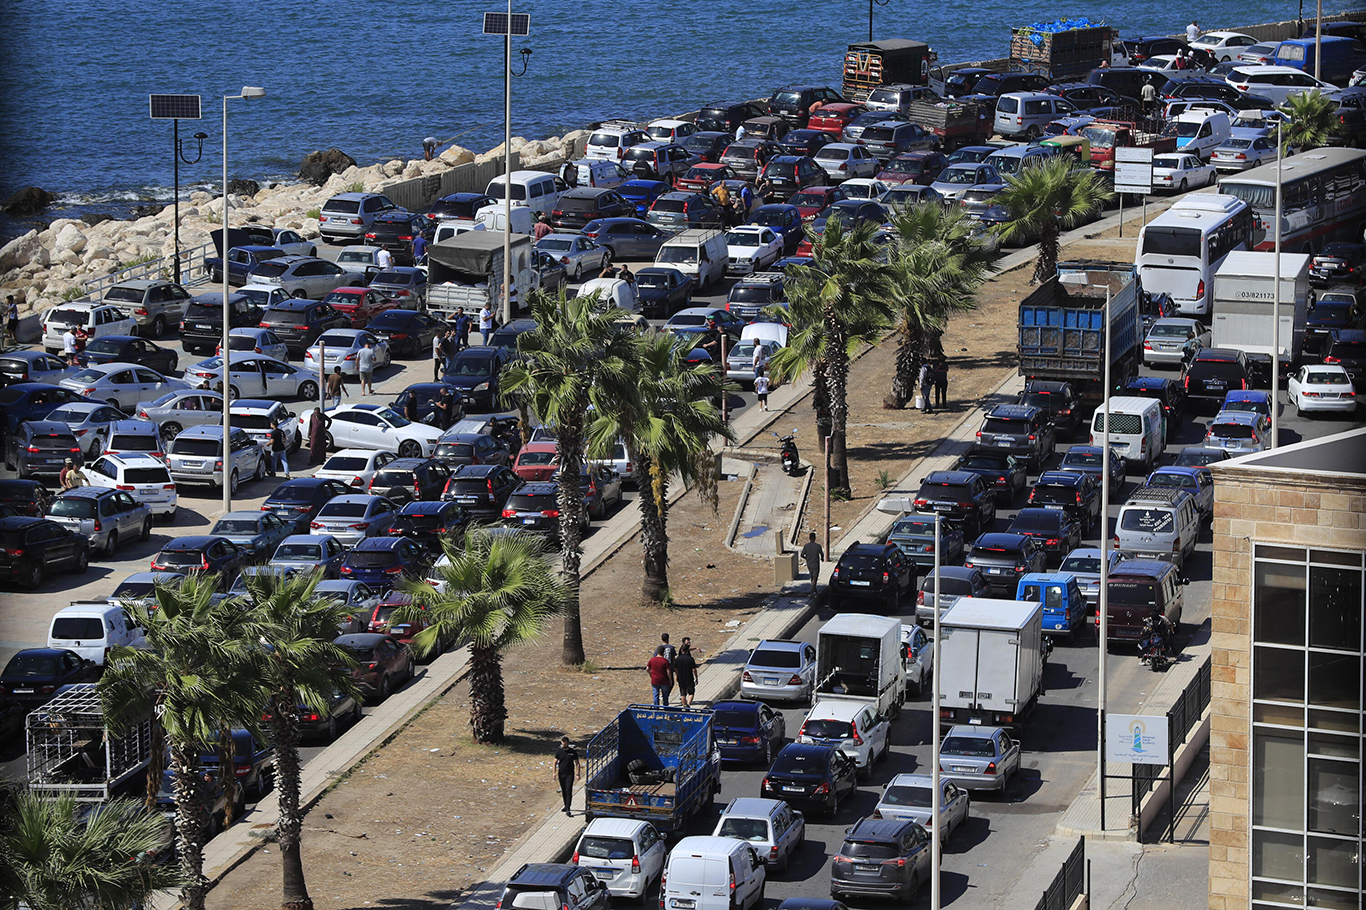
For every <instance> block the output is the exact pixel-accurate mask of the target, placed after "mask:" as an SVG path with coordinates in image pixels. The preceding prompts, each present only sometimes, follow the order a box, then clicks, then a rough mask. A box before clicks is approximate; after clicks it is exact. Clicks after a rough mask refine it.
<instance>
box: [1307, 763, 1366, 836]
mask: <svg viewBox="0 0 1366 910" xmlns="http://www.w3.org/2000/svg"><path fill="white" fill-rule="evenodd" d="M1360 771H1361V766H1360V765H1359V764H1358V763H1356V762H1345V761H1328V760H1326V759H1317V758H1315V759H1310V760H1309V830H1310V831H1320V832H1325V833H1328V834H1344V835H1348V836H1353V837H1355V836H1356V835H1357V833H1358V832H1359V830H1360V827H1361V787H1360V783H1359V778H1360Z"/></svg>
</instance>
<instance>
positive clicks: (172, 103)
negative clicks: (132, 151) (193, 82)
mask: <svg viewBox="0 0 1366 910" xmlns="http://www.w3.org/2000/svg"><path fill="white" fill-rule="evenodd" d="M199 101H200V99H199V96H198V95H149V96H148V97H147V104H148V107H149V109H150V113H151V116H152V119H153V120H170V121H171V122H172V123H173V124H174V127H173V129H174V140H175V148H174V153H175V157H174V158H172V159H171V163H172V165H173V166H174V175H175V176H174V178H173V181H174V185H173V189H172V192H173V193H174V199H173V207H174V217H175V230H174V234H175V269H174V272H175V282H176V284H179V283H180V162H181V161H184V162H185V163H186V164H198V163H199V159H200V158H202V157H203V156H204V140H205V139H208V138H209V134H208V133H204V132H199V133H195V134H194V138H195V139H197V140H198V141H199V148H198V150H197V151H196V152H195V156H194V160H193V161H191V160H190V159H189V158H186V157H185V153H184V150H183V149H182V148H181V146H180V121H181V120H198V119H200V117H201V114H202V111H201V109H200V103H199Z"/></svg>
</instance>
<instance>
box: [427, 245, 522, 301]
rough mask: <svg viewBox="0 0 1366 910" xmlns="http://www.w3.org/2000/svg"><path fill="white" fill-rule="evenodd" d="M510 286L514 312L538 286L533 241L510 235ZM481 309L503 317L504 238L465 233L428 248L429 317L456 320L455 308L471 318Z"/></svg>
mask: <svg viewBox="0 0 1366 910" xmlns="http://www.w3.org/2000/svg"><path fill="white" fill-rule="evenodd" d="M508 242H509V244H510V250H511V253H512V285H513V287H514V288H515V289H516V291H517V295H516V298H515V302H516V304H517V306H516V307H514V309H515V310H516V309H521V308H525V307H526V304H527V295H528V294H530V293H531V292H532V291H534V290H536V288H537V287H539V285H540V273H539V272H537V271H536V268H535V265H534V263H533V261H532V244H531V238H530V237H529V236H527V235H526V234H513V235H512V236H511V237H510V238H509V239H508ZM485 304H488V305H490V306H491V308H492V309H493V312H494V313H496V314H498V315H499V316H500V317H501V316H502V314H503V232H502V231H489V230H484V231H467V232H465V233H463V234H460V235H458V236H455V237H452V238H450V239H449V240H443V241H441V242H440V243H434V244H432V245H431V246H429V247H427V311H428V312H430V313H431V314H432V315H433V316H435V317H437V318H438V319H445V320H447V321H449V320H451V319H454V318H455V311H456V310H457V309H458V308H459V307H464V308H465V313H466V314H469V315H474V314H477V313H478V312H479V310H480V309H481V308H483V307H484V305H485Z"/></svg>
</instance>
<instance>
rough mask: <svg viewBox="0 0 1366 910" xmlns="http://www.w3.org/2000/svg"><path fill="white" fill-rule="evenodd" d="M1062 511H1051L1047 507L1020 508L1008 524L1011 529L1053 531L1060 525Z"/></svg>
mask: <svg viewBox="0 0 1366 910" xmlns="http://www.w3.org/2000/svg"><path fill="white" fill-rule="evenodd" d="M1064 514H1065V513H1063V512H1052V511H1049V510H1048V509H1021V510H1020V514H1018V515H1016V516H1015V521H1013V522H1012V523H1011V525H1010V529H1011V530H1012V531H1021V532H1023V531H1048V532H1050V533H1051V532H1055V531H1057V530H1059V528H1060V527H1061V525H1062V517H1063V515H1064Z"/></svg>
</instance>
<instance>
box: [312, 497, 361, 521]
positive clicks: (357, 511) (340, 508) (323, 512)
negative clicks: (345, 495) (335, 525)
mask: <svg viewBox="0 0 1366 910" xmlns="http://www.w3.org/2000/svg"><path fill="white" fill-rule="evenodd" d="M366 505H367V504H366V503H364V502H337V501H336V500H333V501H332V502H329V503H327V504H325V505H324V506H323V507H322V509H320V510H319V511H318V517H319V518H363V517H365V509H366Z"/></svg>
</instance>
